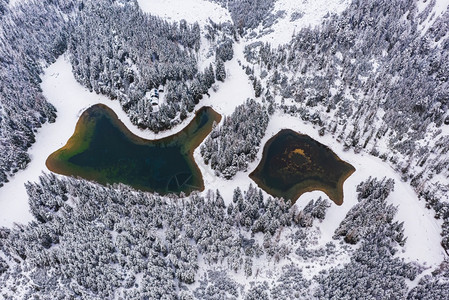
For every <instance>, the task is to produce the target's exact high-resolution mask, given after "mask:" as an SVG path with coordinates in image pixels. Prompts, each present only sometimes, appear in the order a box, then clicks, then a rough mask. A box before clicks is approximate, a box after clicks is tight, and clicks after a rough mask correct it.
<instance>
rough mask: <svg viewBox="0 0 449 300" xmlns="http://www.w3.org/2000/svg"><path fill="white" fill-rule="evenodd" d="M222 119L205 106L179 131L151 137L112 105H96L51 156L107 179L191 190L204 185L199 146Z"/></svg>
mask: <svg viewBox="0 0 449 300" xmlns="http://www.w3.org/2000/svg"><path fill="white" fill-rule="evenodd" d="M220 119H221V116H220V115H219V114H218V113H216V112H215V111H214V110H213V109H212V108H210V107H206V108H202V109H201V110H199V111H198V113H197V114H196V116H195V118H194V119H193V120H192V122H191V123H190V124H189V125H187V126H186V127H185V128H184V129H183V130H182V131H181V132H179V133H178V134H175V135H173V136H170V137H167V138H164V139H160V140H154V141H151V140H145V139H142V138H139V137H137V136H136V135H134V134H133V133H131V132H130V131H129V130H128V129H127V128H126V126H125V125H124V124H123V123H122V122H121V121H120V120H119V119H118V118H117V115H116V114H115V113H114V112H113V111H112V110H111V109H110V108H108V107H107V106H105V105H100V104H99V105H94V106H92V107H90V108H89V109H87V110H86V111H85V112H84V113H83V114H82V115H81V117H80V119H79V121H78V123H77V125H76V129H75V133H74V134H73V136H72V137H71V138H70V139H69V141H68V142H67V144H66V145H65V146H64V147H63V148H61V149H59V150H57V151H56V152H54V153H53V154H51V155H50V156H49V158H48V159H47V166H48V168H49V169H50V170H52V171H54V172H56V173H60V174H63V175H70V176H79V177H82V178H85V179H88V180H93V181H96V182H98V183H101V184H113V183H124V184H127V185H130V186H132V187H134V188H137V189H140V190H144V191H155V192H158V193H161V194H167V193H180V192H184V193H186V194H189V193H190V192H192V191H194V190H203V189H204V184H203V179H202V176H201V172H200V170H199V169H198V166H197V165H196V163H195V161H194V160H193V151H194V150H195V148H196V147H198V146H199V144H200V143H201V142H202V141H203V139H204V138H205V137H206V136H207V135H208V134H209V133H210V131H211V130H212V126H213V122H214V121H215V122H219V121H220Z"/></svg>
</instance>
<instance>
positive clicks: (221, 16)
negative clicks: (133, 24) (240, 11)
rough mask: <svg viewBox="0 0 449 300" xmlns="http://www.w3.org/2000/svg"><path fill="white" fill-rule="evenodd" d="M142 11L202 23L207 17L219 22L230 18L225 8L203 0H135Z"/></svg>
mask: <svg viewBox="0 0 449 300" xmlns="http://www.w3.org/2000/svg"><path fill="white" fill-rule="evenodd" d="M137 2H138V3H139V6H140V8H142V10H143V11H144V12H148V13H150V14H152V15H156V16H160V17H162V18H164V19H167V20H169V21H177V22H179V21H181V20H182V19H184V20H186V21H187V22H190V23H194V22H198V23H199V24H200V25H204V24H206V23H207V22H208V19H211V20H212V21H214V22H216V23H219V22H225V21H229V20H231V16H230V14H229V12H228V10H226V9H225V8H223V7H221V6H220V5H218V4H216V3H212V2H209V1H205V0H137Z"/></svg>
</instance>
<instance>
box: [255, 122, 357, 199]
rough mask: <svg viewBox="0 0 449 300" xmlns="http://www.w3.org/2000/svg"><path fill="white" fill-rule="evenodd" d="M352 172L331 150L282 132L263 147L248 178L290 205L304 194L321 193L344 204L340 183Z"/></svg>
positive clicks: (289, 131)
mask: <svg viewBox="0 0 449 300" xmlns="http://www.w3.org/2000/svg"><path fill="white" fill-rule="evenodd" d="M354 171H355V169H354V167H353V166H352V165H350V164H348V163H346V162H344V161H342V160H341V159H340V158H339V157H338V156H337V155H336V154H335V153H334V152H332V150H330V149H329V148H328V147H326V146H324V145H323V144H320V143H319V142H317V141H315V140H314V139H312V138H310V137H309V136H307V135H302V134H298V133H296V132H295V131H292V130H289V129H284V130H281V131H280V132H279V133H278V134H276V135H275V136H274V137H273V138H271V139H270V140H269V141H268V142H267V143H266V145H265V147H264V150H263V157H262V161H261V162H260V164H259V165H258V166H257V168H256V169H255V170H254V172H253V173H251V174H250V177H251V178H252V179H253V180H254V181H255V182H256V183H257V184H258V185H259V187H261V188H262V189H264V190H265V191H266V192H268V193H270V194H272V195H273V196H276V197H283V198H284V199H291V200H292V201H293V202H294V201H296V199H297V198H298V197H299V196H300V195H302V194H303V193H305V192H310V191H313V190H321V191H323V192H325V193H326V194H327V195H328V196H329V198H330V199H331V200H333V201H334V202H335V203H336V204H338V205H341V204H342V203H343V183H344V181H345V180H346V179H347V178H348V177H349V176H350V175H351V174H352V173H353V172H354Z"/></svg>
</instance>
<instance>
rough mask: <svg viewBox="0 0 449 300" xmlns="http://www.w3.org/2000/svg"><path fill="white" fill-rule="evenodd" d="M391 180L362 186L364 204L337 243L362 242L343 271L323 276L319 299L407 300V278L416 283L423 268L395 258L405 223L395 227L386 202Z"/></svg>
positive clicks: (393, 210)
mask: <svg viewBox="0 0 449 300" xmlns="http://www.w3.org/2000/svg"><path fill="white" fill-rule="evenodd" d="M393 187H394V181H393V180H392V179H385V178H384V179H383V180H377V179H372V178H370V179H368V180H367V181H365V182H363V183H361V184H360V185H359V186H358V187H357V191H358V192H359V195H358V199H359V203H358V204H356V205H355V206H354V207H353V208H351V210H350V211H349V212H348V214H347V215H346V217H345V219H344V220H343V222H341V224H340V226H339V227H338V228H337V230H336V231H335V235H336V236H335V238H338V237H340V236H343V237H344V240H345V241H346V242H347V243H360V245H359V247H358V248H357V250H356V251H355V253H354V254H353V255H352V256H351V260H350V262H349V263H348V264H346V265H344V266H343V268H332V269H331V270H330V271H328V272H327V271H324V272H322V273H321V274H320V275H319V276H318V277H317V280H318V282H319V283H320V286H319V288H318V289H317V290H316V291H315V292H314V296H315V297H317V298H320V299H332V298H336V299H337V298H338V299H340V298H344V299H385V298H391V299H404V298H405V297H406V295H407V292H408V285H407V283H406V279H409V280H414V279H415V277H416V275H417V274H419V273H420V272H421V271H422V269H421V267H419V266H418V265H416V264H414V263H406V262H404V261H403V260H401V259H399V258H396V257H394V254H395V253H396V252H397V246H398V245H403V243H404V242H405V241H404V233H403V228H402V223H400V224H398V223H397V222H393V220H392V219H393V217H394V215H395V213H396V208H395V207H393V206H392V205H388V204H387V203H386V201H385V200H386V198H387V197H388V195H389V193H390V192H391V191H392V190H393Z"/></svg>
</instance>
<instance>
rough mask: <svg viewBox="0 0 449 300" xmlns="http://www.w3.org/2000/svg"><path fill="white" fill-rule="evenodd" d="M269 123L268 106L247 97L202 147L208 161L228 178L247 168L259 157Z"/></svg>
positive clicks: (205, 159)
mask: <svg viewBox="0 0 449 300" xmlns="http://www.w3.org/2000/svg"><path fill="white" fill-rule="evenodd" d="M267 126H268V113H267V111H266V109H265V107H264V106H262V105H260V104H259V103H257V102H256V101H254V100H252V99H250V100H247V101H246V103H245V104H242V105H240V106H238V107H237V108H236V109H235V111H234V112H233V113H232V115H231V116H229V117H225V118H224V120H223V124H222V125H220V126H218V127H216V128H214V129H213V131H212V133H211V134H210V135H209V137H208V138H207V139H206V141H205V142H204V144H203V145H202V146H201V156H203V159H204V162H205V163H206V164H210V166H211V168H212V169H214V170H215V172H216V174H217V175H221V176H223V177H225V178H227V179H230V178H232V177H233V176H234V175H235V174H236V173H237V172H238V171H246V169H247V167H248V163H249V162H252V161H254V159H255V158H256V155H257V152H258V150H259V145H260V141H261V139H262V137H263V136H264V135H265V130H266V129H267Z"/></svg>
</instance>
